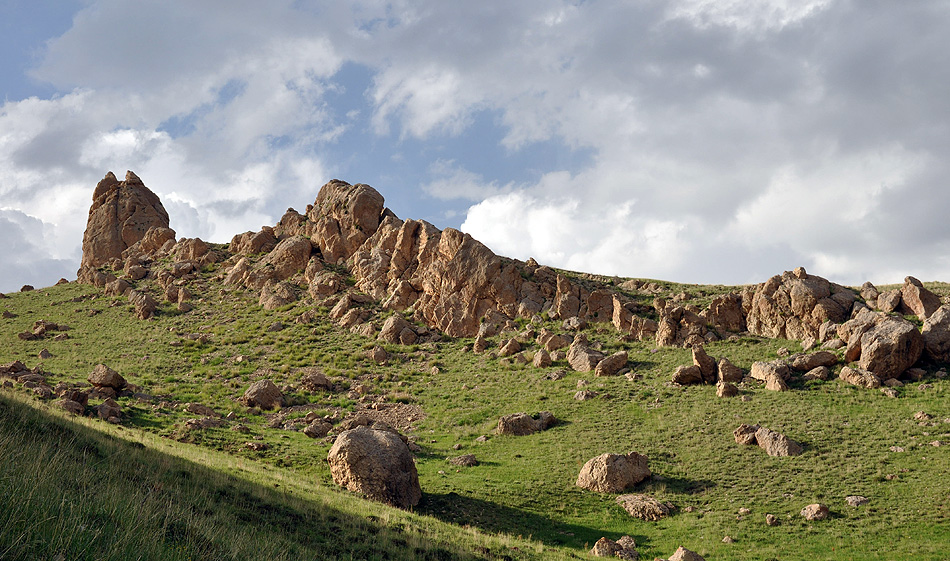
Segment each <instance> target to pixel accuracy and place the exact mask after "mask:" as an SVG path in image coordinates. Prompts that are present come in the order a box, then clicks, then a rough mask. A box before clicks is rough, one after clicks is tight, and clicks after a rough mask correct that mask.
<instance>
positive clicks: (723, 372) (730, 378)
mask: <svg viewBox="0 0 950 561" xmlns="http://www.w3.org/2000/svg"><path fill="white" fill-rule="evenodd" d="M717 368H718V372H719V373H718V379H719V381H720V382H727V383H733V384H735V383H738V382H741V381H742V369H741V368H739V367H738V366H736V365H734V364H732V363H731V362H729V359H728V358H725V357H723V358H721V359H719V364H718V366H717Z"/></svg>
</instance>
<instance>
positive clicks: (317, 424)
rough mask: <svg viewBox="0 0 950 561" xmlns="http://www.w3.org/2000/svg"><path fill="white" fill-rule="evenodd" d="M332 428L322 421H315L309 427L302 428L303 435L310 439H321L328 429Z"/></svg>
mask: <svg viewBox="0 0 950 561" xmlns="http://www.w3.org/2000/svg"><path fill="white" fill-rule="evenodd" d="M332 428H333V425H331V424H330V423H328V422H326V421H324V420H322V419H315V420H313V421H312V422H311V423H310V424H309V425H307V426H306V427H304V429H303V433H304V434H305V435H307V436H309V437H310V438H323V437H324V436H326V435H327V434H328V433H329V432H330V429H332Z"/></svg>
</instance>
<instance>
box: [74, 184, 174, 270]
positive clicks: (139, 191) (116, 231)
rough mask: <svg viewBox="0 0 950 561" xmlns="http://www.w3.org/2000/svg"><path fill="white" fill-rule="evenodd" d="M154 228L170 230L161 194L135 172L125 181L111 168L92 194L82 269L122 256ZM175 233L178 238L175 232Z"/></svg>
mask: <svg viewBox="0 0 950 561" xmlns="http://www.w3.org/2000/svg"><path fill="white" fill-rule="evenodd" d="M150 228H162V229H165V230H168V213H167V212H166V211H165V208H164V207H163V206H162V203H161V201H160V200H159V198H158V196H157V195H155V193H153V192H152V191H150V190H149V189H148V188H147V187H146V186H145V185H144V184H143V183H142V180H141V179H139V178H138V177H137V176H136V175H135V174H134V173H132V172H131V171H129V172H126V175H125V181H121V182H120V181H118V180H117V179H116V177H115V175H114V174H113V173H112V172H111V171H110V172H109V173H107V174H106V176H105V177H104V178H103V179H102V181H100V182H99V184H98V185H96V189H95V191H93V194H92V206H91V207H90V208H89V218H88V219H87V221H86V231H85V232H84V233H83V242H82V262H81V264H80V270H83V269H95V268H97V267H100V266H102V265H105V264H106V263H107V262H109V261H110V260H111V259H116V258H121V257H122V252H123V251H125V250H126V249H128V248H129V247H131V246H132V245H134V244H135V243H136V242H139V241H141V240H142V239H143V238H144V237H145V234H146V232H148V231H149V229H150ZM169 231H170V230H169ZM171 235H172V237H174V232H173V231H172V232H171Z"/></svg>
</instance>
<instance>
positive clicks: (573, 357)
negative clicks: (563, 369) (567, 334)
mask: <svg viewBox="0 0 950 561" xmlns="http://www.w3.org/2000/svg"><path fill="white" fill-rule="evenodd" d="M603 359H604V354H603V353H601V352H600V351H595V350H594V349H591V348H590V344H589V343H588V341H587V337H585V336H584V335H580V334H579V335H577V336H576V337H575V338H574V342H573V343H571V346H570V348H568V350H567V362H568V363H569V364H570V365H571V368H573V369H574V370H575V371H577V372H590V371H591V370H594V369H595V368H596V367H597V364H598V363H599V362H600V361H602V360H603Z"/></svg>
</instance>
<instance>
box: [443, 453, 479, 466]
mask: <svg viewBox="0 0 950 561" xmlns="http://www.w3.org/2000/svg"><path fill="white" fill-rule="evenodd" d="M449 463H450V464H452V465H453V466H462V467H475V466H477V465H478V459H476V458H475V454H462V455H461V456H457V457H455V458H452V459H450V460H449Z"/></svg>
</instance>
